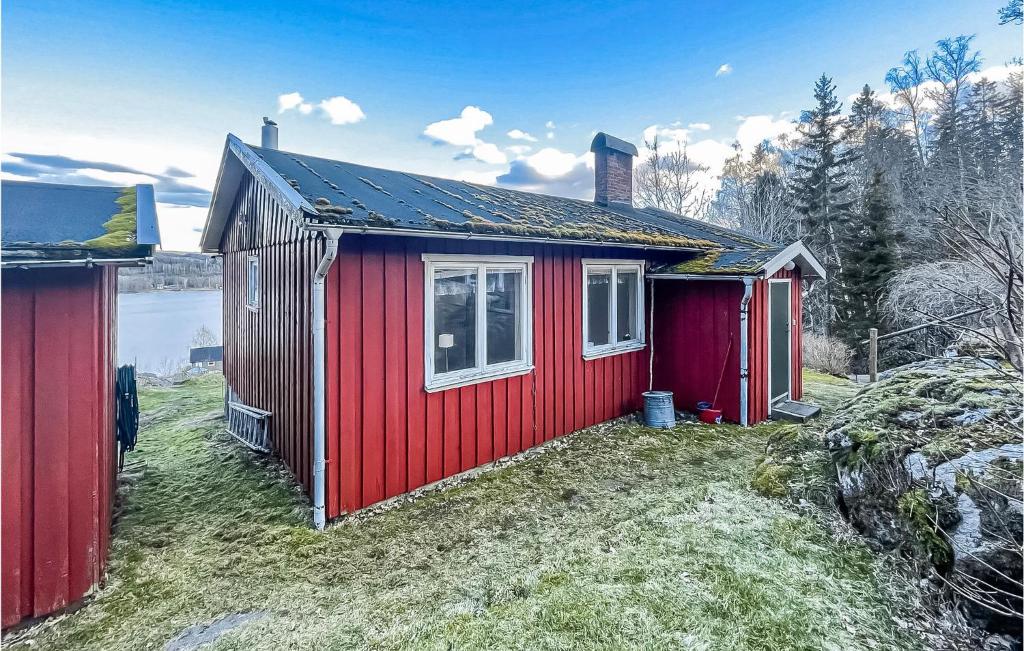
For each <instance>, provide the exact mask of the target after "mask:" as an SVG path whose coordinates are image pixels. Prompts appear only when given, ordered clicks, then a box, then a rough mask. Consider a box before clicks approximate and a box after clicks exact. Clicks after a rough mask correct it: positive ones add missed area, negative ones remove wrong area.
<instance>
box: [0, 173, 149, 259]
mask: <svg viewBox="0 0 1024 651" xmlns="http://www.w3.org/2000/svg"><path fill="white" fill-rule="evenodd" d="M0 211H2V214H3V224H2V229H0V230H2V249H3V263H4V265H5V266H7V265H11V264H22V265H24V264H27V263H43V262H47V263H54V262H75V261H86V260H89V259H92V260H94V261H96V260H112V261H120V260H134V259H139V258H145V257H149V256H151V255H152V254H153V245H155V244H159V243H160V233H159V228H158V226H157V221H156V203H155V200H154V196H153V186H151V185H137V186H128V187H111V186H96V185H88V186H87V185H62V184H55V183H37V182H32V181H8V180H4V181H0Z"/></svg>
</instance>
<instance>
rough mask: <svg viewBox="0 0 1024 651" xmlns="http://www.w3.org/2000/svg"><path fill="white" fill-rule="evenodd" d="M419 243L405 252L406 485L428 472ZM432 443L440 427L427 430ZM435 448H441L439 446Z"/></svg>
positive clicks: (418, 482) (423, 479)
mask: <svg viewBox="0 0 1024 651" xmlns="http://www.w3.org/2000/svg"><path fill="white" fill-rule="evenodd" d="M419 251H420V250H419V247H417V246H415V244H414V243H412V242H409V243H407V246H406V250H405V254H406V259H405V271H406V282H407V284H406V288H405V303H406V309H407V313H406V315H405V321H406V324H407V330H406V342H407V344H406V368H407V369H408V373H409V378H408V380H409V381H408V385H407V386H406V410H407V413H406V436H407V437H408V448H409V460H408V464H409V477H408V482H409V488H410V489H412V488H416V487H418V486H422V485H423V484H425V483H426V482H427V481H433V480H428V479H427V475H428V474H429V473H428V468H427V464H428V461H427V451H428V449H429V446H428V443H427V437H428V431H429V430H427V429H426V427H427V426H428V423H427V422H426V412H427V404H426V403H427V401H426V399H425V396H426V394H425V393H424V391H423V382H424V371H423V363H424V350H423V262H422V260H420V252H419ZM430 435H432V436H433V437H434V443H435V444H437V443H439V442H440V436H441V428H440V427H437V428H436V429H434V430H433V431H431V432H430ZM436 449H437V450H438V452H440V446H439V445H437V446H436ZM440 460H441V456H440V454H438V455H437V458H436V461H437V465H436V468H437V469H440Z"/></svg>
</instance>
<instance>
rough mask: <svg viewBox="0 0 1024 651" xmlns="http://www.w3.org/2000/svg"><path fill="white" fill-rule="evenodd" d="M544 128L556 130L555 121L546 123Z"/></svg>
mask: <svg viewBox="0 0 1024 651" xmlns="http://www.w3.org/2000/svg"><path fill="white" fill-rule="evenodd" d="M544 128H545V129H554V128H555V122H554V120H548V121H547V122H545V123H544Z"/></svg>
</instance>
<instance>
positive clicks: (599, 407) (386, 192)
mask: <svg viewBox="0 0 1024 651" xmlns="http://www.w3.org/2000/svg"><path fill="white" fill-rule="evenodd" d="M268 132H269V134H268ZM268 135H269V137H268ZM264 136H265V139H264V146H263V147H254V146H248V145H245V144H243V143H242V142H241V141H239V140H238V139H237V138H236V137H235V136H231V135H229V136H228V139H227V144H226V147H225V150H224V156H223V160H222V163H221V169H220V174H219V178H218V181H217V187H216V189H215V192H214V197H213V202H212V204H211V208H210V215H209V219H208V221H207V224H206V228H205V230H204V233H203V237H202V246H203V249H204V250H205V251H208V252H218V253H221V254H223V256H224V373H225V376H226V379H227V383H228V385H229V388H230V392H231V395H232V396H233V398H234V401H233V402H232V404H237V405H245V406H246V407H244V408H255V409H258V410H261V412H260V413H269V416H267V423H268V431H269V436H270V445H271V447H272V448H273V449H274V450H275V451H276V452H277V454H279V455H280V456H281V457H282V458H283V459H284V461H285V462H286V463H287V464H288V466H289V467H290V468H291V469H292V471H293V472H294V473H295V475H296V477H297V478H298V480H299V481H300V482H301V483H302V485H303V486H304V487H305V489H306V490H307V491H309V492H310V493H311V495H312V497H313V504H314V520H315V522H316V524H317V525H318V526H322V524H323V522H324V520H325V518H333V517H335V516H338V515H340V514H342V513H346V512H352V511H355V510H358V509H360V508H363V507H365V506H368V505H370V504H373V503H375V502H379V501H381V500H384V499H386V498H389V497H392V496H395V495H399V494H401V493H404V492H407V491H410V490H412V489H415V488H417V487H419V486H423V485H425V484H429V483H431V482H435V481H437V480H439V479H442V478H444V477H449V476H451V475H454V474H456V473H459V472H462V471H465V470H468V469H470V468H473V467H475V466H478V465H480V464H484V463H487V462H490V461H492V460H494V459H497V458H499V457H502V456H506V455H511V454H515V453H517V452H519V451H521V450H524V449H526V448H529V447H531V446H534V445H537V444H539V443H541V442H543V441H547V440H550V439H552V438H554V437H556V436H561V435H564V434H567V433H569V432H572V431H574V430H578V429H581V428H583V427H587V426H589V425H593V424H595V423H599V422H602V421H606V420H609V419H611V418H615V417H617V416H622V415H624V414H628V413H631V412H634V411H636V410H637V409H638V408H639V407H640V406H641V393H642V392H643V391H646V390H647V389H648V386H649V384H651V382H650V380H651V378H650V377H649V368H650V362H651V355H652V354H653V369H654V377H653V386H654V388H656V389H667V390H671V391H673V392H674V394H675V400H676V405H677V407H679V408H685V409H692V408H693V407H694V405H695V403H697V402H698V401H703V400H707V401H711V400H712V399H713V398H714V394H715V392H716V390H717V392H718V398H717V405H716V406H717V407H719V408H721V409H722V410H723V411H724V415H725V417H726V418H728V419H729V420H733V421H736V422H740V423H744V424H746V423H754V422H757V421H760V420H763V419H765V418H767V417H768V416H769V415H770V411H771V408H772V404H773V403H774V402H775V401H777V400H781V399H787V398H799V397H800V394H801V387H800V380H799V378H800V372H799V371H800V281H801V279H807V280H812V279H814V278H817V277H821V276H822V275H823V271H822V269H821V267H820V265H819V264H818V263H817V261H815V259H814V258H813V256H812V255H811V254H810V253H809V252H808V251H807V250H806V248H804V247H803V245H802V244H800V243H794V244H792V245H790V246H788V247H787V246H782V245H778V244H773V243H770V242H764V241H760V240H757V239H754V238H751V237H748V236H745V235H742V234H740V233H737V232H733V231H729V230H727V229H723V228H719V227H715V226H712V225H709V224H706V223H703V222H698V221H695V220H691V219H687V218H685V217H682V216H680V215H675V214H672V213H668V212H665V211H662V210H657V209H651V208H636V207H634V206H633V205H632V203H631V199H632V160H633V157H634V156H635V155H636V149H635V148H634V147H633V146H632V145H630V144H629V143H626V142H623V141H621V140H619V139H617V138H613V137H611V136H607V135H605V134H598V136H597V137H596V138H595V139H594V143H593V146H592V151H593V152H594V155H595V171H596V178H595V187H596V193H595V201H594V202H587V201H580V200H575V199H563V198H559V197H550V196H544V195H538V194H532V193H528V192H518V191H514V190H508V189H504V188H498V187H488V186H481V185H475V184H471V183H463V182H457V181H451V180H445V179H437V178H430V177H424V176H419V175H413V174H405V173H402V172H396V171H390V170H382V169H374V168H369V167H364V166H360V165H353V164H351V163H344V162H340V161H334V160H327V159H322V158H316V157H312V156H305V155H301V154H294V153H288V152H284V151H280V150H278V149H277V148H276V141H277V137H276V127H275V126H274V125H273V124H272V123H270V124H268V125H267V126H265V127H264ZM652 334H653V341H651V336H652ZM719 387H720V388H719Z"/></svg>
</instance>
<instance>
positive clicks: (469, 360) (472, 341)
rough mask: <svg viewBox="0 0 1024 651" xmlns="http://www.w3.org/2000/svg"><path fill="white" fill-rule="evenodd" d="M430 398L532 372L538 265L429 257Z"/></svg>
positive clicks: (518, 259) (521, 259)
mask: <svg viewBox="0 0 1024 651" xmlns="http://www.w3.org/2000/svg"><path fill="white" fill-rule="evenodd" d="M423 262H424V284H425V295H424V302H423V308H424V319H423V321H424V326H425V327H424V330H425V333H424V335H425V339H424V341H425V342H426V346H425V348H426V360H425V362H426V366H425V368H426V390H427V391H437V390H440V389H447V388H451V387H455V386H460V385H464V384H473V383H476V382H482V381H484V380H493V379H498V378H502V377H511V376H513V375H520V374H522V373H526V372H528V371H530V370H531V369H532V368H533V297H532V287H533V283H532V281H531V273H532V267H533V258H532V257H526V256H474V255H447V254H424V255H423Z"/></svg>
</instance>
